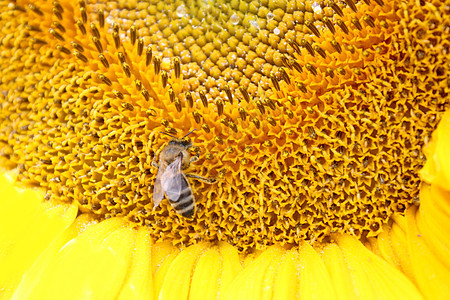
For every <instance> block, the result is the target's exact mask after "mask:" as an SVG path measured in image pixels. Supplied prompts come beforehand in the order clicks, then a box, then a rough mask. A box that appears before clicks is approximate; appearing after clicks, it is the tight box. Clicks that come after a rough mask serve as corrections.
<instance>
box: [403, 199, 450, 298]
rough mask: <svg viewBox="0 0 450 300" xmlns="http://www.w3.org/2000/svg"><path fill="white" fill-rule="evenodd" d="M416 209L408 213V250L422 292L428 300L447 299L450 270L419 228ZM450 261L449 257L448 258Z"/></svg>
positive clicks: (449, 289) (449, 287)
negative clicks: (430, 246) (431, 247)
mask: <svg viewBox="0 0 450 300" xmlns="http://www.w3.org/2000/svg"><path fill="white" fill-rule="evenodd" d="M416 213H417V208H416V207H414V206H413V207H410V208H409V209H408V211H407V215H406V217H407V221H408V232H407V237H408V250H409V253H410V256H411V261H412V267H413V270H414V275H415V277H416V281H417V284H418V285H419V288H420V290H421V291H422V292H423V294H424V295H426V297H427V298H428V299H446V298H447V297H448V295H450V285H449V278H450V270H448V269H447V268H446V267H445V266H444V264H443V263H442V261H441V260H440V259H439V258H438V257H436V256H435V253H433V251H432V250H431V249H430V248H429V246H428V245H427V243H426V240H425V238H424V237H423V236H422V235H421V233H420V232H419V230H418V228H417V221H416ZM446 259H448V256H447V257H446Z"/></svg>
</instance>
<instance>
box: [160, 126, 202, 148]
mask: <svg viewBox="0 0 450 300" xmlns="http://www.w3.org/2000/svg"><path fill="white" fill-rule="evenodd" d="M195 130H196V129H193V130H191V131H189V132H188V133H187V134H186V135H185V136H183V137H182V138H181V139H179V138H177V137H175V136H173V135H171V134H168V133H166V132H162V131H161V133H163V134H165V135H168V136H170V137H172V138H173V139H172V140H171V141H170V142H169V145H177V146H182V147H184V148H185V149H189V148H191V147H192V141H191V139H190V138H189V137H188V135H190V134H191V133H192V132H194V131H195Z"/></svg>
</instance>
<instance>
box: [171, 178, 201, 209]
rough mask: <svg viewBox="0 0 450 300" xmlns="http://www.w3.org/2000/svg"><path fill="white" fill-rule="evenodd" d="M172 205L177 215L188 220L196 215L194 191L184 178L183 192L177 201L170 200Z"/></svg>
mask: <svg viewBox="0 0 450 300" xmlns="http://www.w3.org/2000/svg"><path fill="white" fill-rule="evenodd" d="M169 202H170V204H171V205H172V207H173V208H174V209H175V211H176V212H177V213H179V214H180V215H182V216H183V217H186V218H191V217H192V216H193V215H194V213H195V200H194V195H193V194H192V189H191V187H190V186H189V183H188V182H187V180H186V178H184V177H183V190H182V191H181V194H180V197H179V198H178V199H177V200H171V199H169Z"/></svg>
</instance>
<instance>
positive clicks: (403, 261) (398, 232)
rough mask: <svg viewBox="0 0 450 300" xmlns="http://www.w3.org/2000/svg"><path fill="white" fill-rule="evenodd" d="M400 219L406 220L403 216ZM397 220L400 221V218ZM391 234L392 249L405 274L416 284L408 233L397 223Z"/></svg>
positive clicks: (393, 225)
mask: <svg viewBox="0 0 450 300" xmlns="http://www.w3.org/2000/svg"><path fill="white" fill-rule="evenodd" d="M399 217H401V218H402V219H403V220H405V219H406V218H405V217H403V216H399ZM396 220H398V218H397V219H396ZM389 234H390V240H391V245H392V249H393V251H394V253H395V255H396V257H397V259H398V261H399V263H400V266H401V270H402V271H403V274H405V275H406V276H408V278H409V279H411V280H412V281H413V282H414V283H415V282H416V281H415V277H414V271H413V269H412V266H411V259H410V256H409V251H408V239H407V237H406V232H405V231H403V230H402V228H401V227H400V226H399V225H398V223H397V222H395V223H393V224H392V228H391V230H390V232H389Z"/></svg>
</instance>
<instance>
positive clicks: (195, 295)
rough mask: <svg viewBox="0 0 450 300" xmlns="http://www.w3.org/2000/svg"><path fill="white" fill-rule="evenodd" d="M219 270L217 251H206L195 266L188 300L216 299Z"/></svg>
mask: <svg viewBox="0 0 450 300" xmlns="http://www.w3.org/2000/svg"><path fill="white" fill-rule="evenodd" d="M221 268H222V262H221V257H220V255H219V252H218V251H217V249H216V248H215V247H212V248H209V249H207V250H206V251H205V252H204V253H203V254H202V256H201V257H200V258H199V260H198V262H197V265H196V266H195V271H194V275H193V276H192V281H191V288H190V292H189V299H205V300H206V299H217V293H218V289H219V277H220V271H221Z"/></svg>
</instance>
